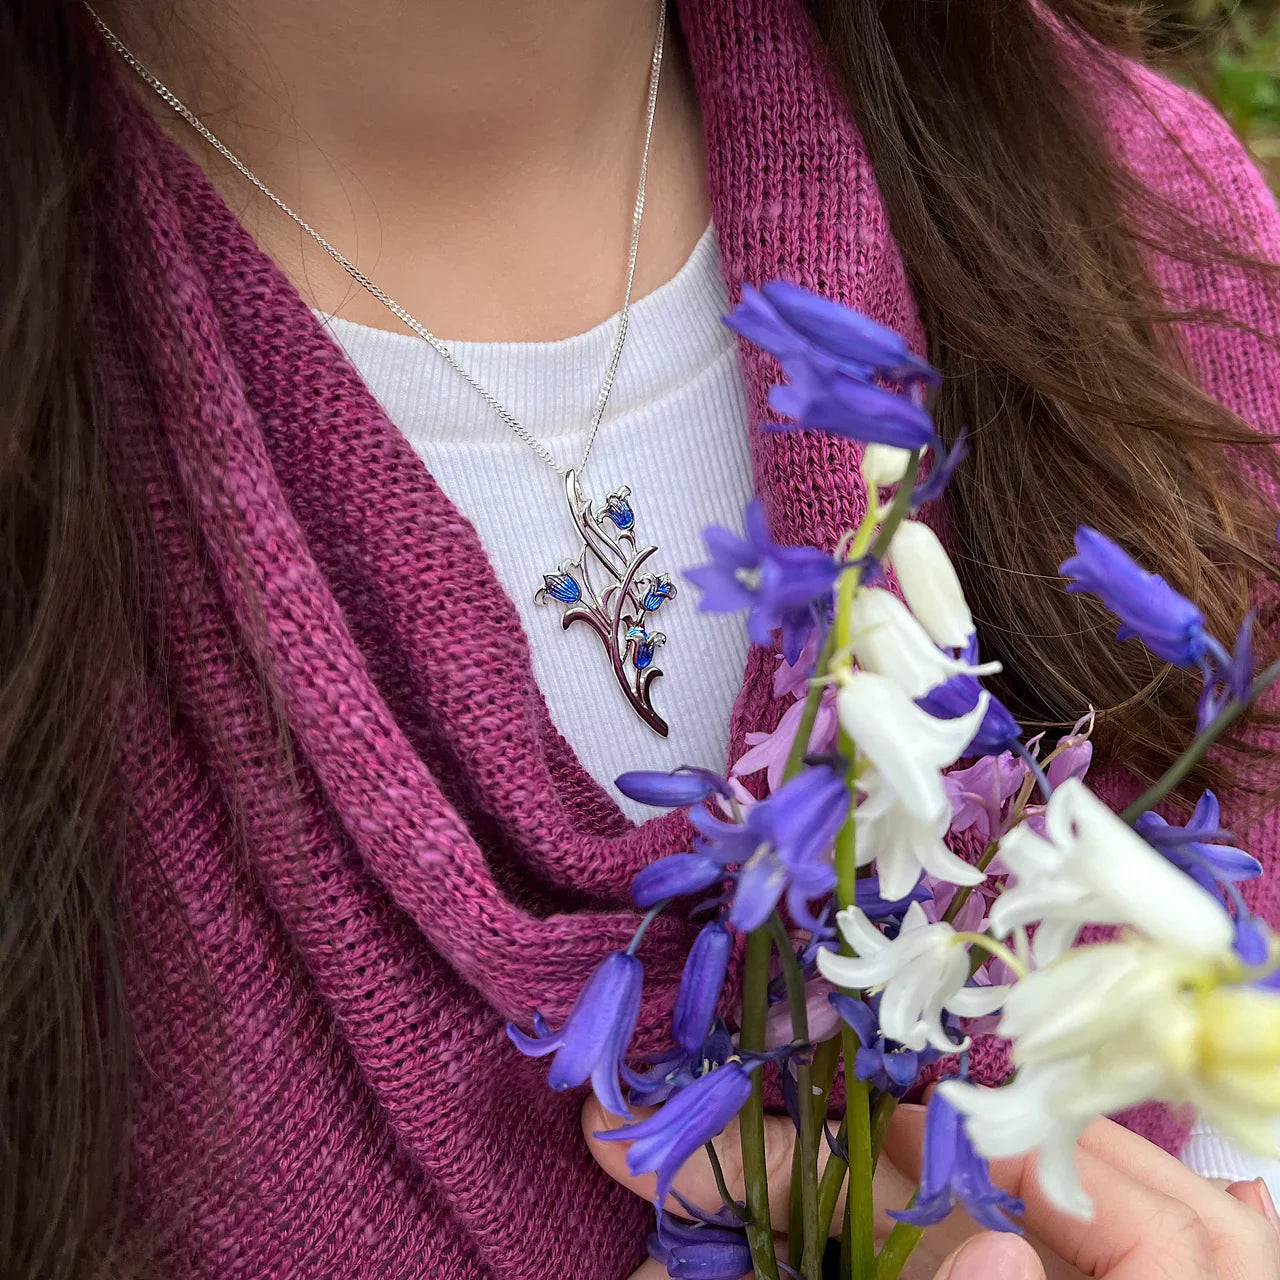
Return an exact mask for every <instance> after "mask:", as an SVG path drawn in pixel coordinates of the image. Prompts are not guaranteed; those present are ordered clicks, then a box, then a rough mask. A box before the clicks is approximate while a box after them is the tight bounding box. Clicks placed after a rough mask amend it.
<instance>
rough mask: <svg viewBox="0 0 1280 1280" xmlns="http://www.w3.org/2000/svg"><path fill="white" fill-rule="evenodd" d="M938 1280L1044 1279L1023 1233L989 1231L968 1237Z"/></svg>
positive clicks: (1041, 1268)
mask: <svg viewBox="0 0 1280 1280" xmlns="http://www.w3.org/2000/svg"><path fill="white" fill-rule="evenodd" d="M937 1280H1044V1268H1043V1267H1042V1266H1041V1265H1040V1259H1039V1258H1037V1257H1036V1255H1035V1252H1034V1251H1033V1250H1032V1248H1031V1246H1030V1245H1029V1244H1027V1242H1026V1241H1025V1240H1023V1239H1022V1237H1021V1236H1015V1235H1009V1234H1006V1233H1004V1232H994V1231H988V1232H986V1233H985V1234H983V1235H980V1236H974V1237H972V1239H969V1240H966V1241H965V1243H964V1244H963V1245H961V1246H960V1248H959V1249H958V1250H956V1252H955V1253H954V1254H953V1255H952V1258H951V1266H950V1267H949V1268H948V1267H947V1266H946V1265H945V1264H944V1265H943V1269H942V1270H941V1271H940V1272H939V1273H938V1275H937Z"/></svg>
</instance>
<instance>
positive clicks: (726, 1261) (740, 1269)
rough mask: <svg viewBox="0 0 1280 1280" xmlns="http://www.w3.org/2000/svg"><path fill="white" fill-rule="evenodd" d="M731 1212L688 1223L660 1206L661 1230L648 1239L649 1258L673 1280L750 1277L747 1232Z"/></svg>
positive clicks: (715, 1279) (749, 1251)
mask: <svg viewBox="0 0 1280 1280" xmlns="http://www.w3.org/2000/svg"><path fill="white" fill-rule="evenodd" d="M735 1221H738V1220H737V1219H735V1218H733V1217H732V1215H731V1214H729V1211H728V1210H727V1209H726V1210H724V1216H723V1217H722V1216H721V1215H720V1214H717V1215H715V1216H714V1218H712V1219H710V1220H709V1221H702V1222H694V1223H686V1222H681V1221H679V1220H678V1219H677V1218H673V1217H672V1216H671V1215H670V1214H668V1213H664V1212H663V1210H662V1207H661V1206H659V1207H658V1229H657V1231H655V1232H653V1233H652V1234H651V1235H650V1236H649V1242H648V1243H649V1256H650V1257H651V1258H655V1259H656V1260H657V1261H658V1262H661V1263H663V1264H665V1266H666V1268H667V1275H669V1276H671V1277H672V1280H742V1277H743V1276H747V1275H750V1274H751V1246H750V1245H749V1244H748V1243H747V1233H746V1231H745V1230H744V1229H743V1228H742V1227H741V1226H734V1225H733V1223H734V1222H735Z"/></svg>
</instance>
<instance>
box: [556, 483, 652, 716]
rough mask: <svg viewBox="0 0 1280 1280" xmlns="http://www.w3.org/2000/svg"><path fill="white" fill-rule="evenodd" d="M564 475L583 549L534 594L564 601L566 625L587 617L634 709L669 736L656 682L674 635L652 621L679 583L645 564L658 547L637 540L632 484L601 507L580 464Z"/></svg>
mask: <svg viewBox="0 0 1280 1280" xmlns="http://www.w3.org/2000/svg"><path fill="white" fill-rule="evenodd" d="M564 481H565V498H566V500H567V501H568V503H569V514H570V515H571V516H572V517H573V523H574V528H576V529H577V531H578V537H579V538H581V540H582V549H581V551H579V552H578V556H577V558H576V559H574V560H562V561H560V564H559V565H558V566H557V568H556V571H555V573H548V574H545V575H544V576H543V579H542V586H541V587H540V588H539V589H538V591H537V593H536V594H535V595H534V597H533V598H534V600H535V601H536V602H537V603H538V604H548V603H551V602H554V603H556V604H559V605H562V606H563V607H564V615H563V617H562V618H561V625H562V626H563V627H564V629H565V630H566V631H567V630H568V629H569V628H570V627H571V626H573V624H574V623H575V622H583V623H586V624H587V626H588V627H589V628H590V629H591V630H592V631H593V632H594V633H595V635H596V637H597V639H598V640H599V641H600V644H601V646H602V647H603V649H604V651H605V653H606V655H607V656H608V659H609V663H610V666H611V667H612V669H613V675H614V679H615V680H616V681H617V682H618V688H619V689H621V690H622V692H623V694H624V696H625V697H626V699H627V701H628V702H629V703H630V704H631V708H632V710H633V711H634V712H635V713H636V715H638V716H639V717H640V719H641V720H643V721H644V722H645V724H647V725H648V726H649V728H650V729H652V730H653V731H654V732H655V733H660V734H662V736H663V737H664V738H665V737H666V736H667V722H666V721H665V720H664V719H663V718H662V717H661V716H660V715H659V714H658V713H657V712H656V711H655V710H654V709H653V703H652V701H651V700H650V686H651V685H652V684H653V682H654V681H655V680H656V679H657V678H658V677H659V676H660V675H661V674H662V670H661V668H660V667H656V666H654V656H655V655H656V653H657V651H658V649H659V647H660V646H661V645H663V644H665V643H666V640H667V637H666V636H664V635H663V634H662V632H661V631H653V630H651V629H650V626H649V615H650V614H653V613H656V612H657V610H658V609H660V608H661V607H662V604H663V602H664V601H666V600H674V599H675V594H676V588H675V584H674V583H673V582H672V581H671V579H670V578H669V577H667V575H666V574H665V573H653V572H652V571H648V570H646V571H645V572H641V570H642V569H643V567H644V566H645V564H646V563H647V562H648V560H649V558H650V557H651V556H654V555H656V554H657V551H658V548H657V547H637V546H636V531H635V524H636V516H635V512H634V510H632V507H631V502H630V497H631V490H630V489H628V488H627V486H626V485H623V486H622V488H621V489H615V490H614V491H613V492H612V493H611V494H609V496H608V497H607V498H605V500H604V502H603V504H602V505H601V508H600V510H599V511H597V510H596V509H595V506H594V505H593V504H592V503H590V502H588V501H587V500H586V499H584V498H583V496H582V489H581V487H580V486H579V484H578V473H577V472H576V471H566V472H565V477H564ZM593 574H594V575H595V577H596V580H597V582H598V583H599V584H600V585H599V587H597V586H596V584H595V583H593V582H592V575H593Z"/></svg>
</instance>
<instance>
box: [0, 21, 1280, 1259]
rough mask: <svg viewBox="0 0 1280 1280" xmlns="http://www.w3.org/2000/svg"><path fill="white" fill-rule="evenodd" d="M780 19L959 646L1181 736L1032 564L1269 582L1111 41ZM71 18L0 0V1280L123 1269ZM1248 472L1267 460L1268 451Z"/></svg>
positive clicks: (1132, 757) (1234, 585)
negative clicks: (875, 311)
mask: <svg viewBox="0 0 1280 1280" xmlns="http://www.w3.org/2000/svg"><path fill="white" fill-rule="evenodd" d="M808 8H809V10H810V12H811V14H812V17H813V19H814V22H815V25H816V27H817V30H818V32H819V34H820V36H821V38H822V40H823V41H824V42H825V44H826V45H827V47H828V48H829V50H830V53H831V59H832V64H833V67H834V70H835V73H836V76H837V78H838V81H839V83H840V84H841V85H842V86H843V88H844V90H845V91H846V93H847V94H848V96H849V99H850V102H851V104H852V107H853V111H854V114H855V116H856V119H857V120H858V123H859V126H860V127H861V129H862V131H863V133H864V135H865V137H866V140H867V143H868V145H869V147H870V149H871V153H872V157H873V159H874V161H875V165H876V172H877V175H878V178H879V181H880V184H881V188H882V190H883V193H884V197H885V200H886V202H887V205H888V209H889V213H890V217H891V220H892V224H893V229H894V232H895V235H896V237H897V239H898V242H899V244H900V246H901V248H902V251H903V254H904V257H905V260H906V263H907V266H908V269H909V271H910V273H911V277H912V281H913V284H914V287H915V290H916V293H917V296H918V298H919V301H920V304H921V307H922V309H923V314H924V317H925V321H926V325H927V328H928V331H929V334H930V340H931V343H932V347H933V350H932V356H933V358H934V360H935V361H936V363H938V365H939V366H940V367H941V368H942V370H943V371H944V373H945V374H946V375H947V379H946V384H945V392H944V399H943V401H942V404H941V409H940V418H941V421H942V423H943V426H944V428H945V429H946V430H948V431H953V432H954V430H955V429H956V428H957V427H958V426H959V425H961V424H964V425H966V426H967V427H968V428H969V431H970V440H971V444H972V448H973V457H972V459H971V461H970V462H969V464H968V465H967V466H966V467H965V468H963V469H962V471H961V473H960V475H959V476H958V478H957V481H956V483H955V486H954V489H953V491H952V497H951V505H952V511H953V519H954V525H955V531H956V534H957V537H958V547H959V554H960V562H961V567H962V569H963V573H964V576H965V579H966V582H965V585H966V588H967V590H968V593H969V597H970V599H971V601H972V602H973V603H974V606H975V612H976V614H977V616H978V617H979V618H980V620H981V628H982V633H983V635H982V638H983V643H984V646H985V651H986V654H987V655H988V656H995V657H999V658H1000V659H1002V660H1003V661H1004V663H1005V666H1006V673H1007V674H1006V676H1005V680H1004V687H1003V691H1004V692H1005V694H1006V695H1007V696H1008V698H1009V699H1010V700H1011V701H1012V703H1013V704H1014V706H1015V708H1016V709H1017V710H1018V711H1019V713H1020V714H1022V715H1023V716H1025V717H1027V718H1028V719H1029V720H1034V721H1042V722H1045V723H1048V724H1058V723H1063V722H1069V721H1070V720H1072V719H1074V718H1075V716H1076V715H1077V714H1078V713H1079V712H1080V710H1081V709H1082V708H1084V707H1086V706H1094V707H1097V708H1099V709H1100V710H1101V711H1102V712H1103V713H1104V714H1103V723H1104V725H1105V726H1106V727H1107V732H1108V734H1109V736H1110V741H1111V743H1112V745H1113V747H1114V748H1115V749H1121V748H1123V750H1124V753H1125V759H1126V761H1128V762H1130V763H1133V764H1135V765H1136V766H1137V767H1138V768H1139V769H1140V770H1143V771H1147V772H1150V771H1153V770H1157V769H1159V767H1160V765H1161V764H1162V763H1163V762H1164V761H1165V760H1166V759H1167V758H1168V755H1169V752H1170V750H1171V748H1172V746H1173V745H1174V744H1176V743H1178V742H1179V741H1182V740H1185V736H1186V731H1187V727H1188V724H1189V721H1190V718H1191V707H1192V699H1193V690H1192V688H1191V687H1190V685H1189V684H1188V683H1187V682H1186V681H1184V680H1182V679H1181V678H1180V677H1177V676H1174V675H1170V674H1169V673H1165V672H1161V671H1160V670H1158V669H1157V668H1156V667H1155V666H1153V664H1152V663H1151V662H1150V661H1149V660H1148V659H1146V658H1145V657H1144V655H1143V653H1142V651H1141V650H1140V649H1139V648H1138V647H1137V646H1132V645H1130V646H1125V647H1118V646H1115V645H1114V644H1112V643H1111V641H1110V626H1109V624H1108V623H1107V622H1106V621H1105V619H1104V618H1103V617H1102V616H1101V615H1100V613H1099V612H1098V611H1097V610H1096V609H1093V608H1091V607H1090V606H1089V605H1088V604H1087V603H1086V604H1082V603H1081V602H1079V601H1078V600H1075V599H1071V598H1068V597H1065V596H1064V595H1063V594H1062V592H1061V590H1060V583H1058V582H1057V581H1056V572H1055V566H1056V565H1057V564H1058V562H1059V561H1060V560H1061V559H1062V558H1063V556H1064V555H1065V554H1066V552H1067V551H1068V549H1069V545H1070V537H1071V531H1072V529H1073V528H1074V525H1075V524H1076V523H1077V522H1078V521H1081V520H1084V521H1088V522H1090V523H1093V524H1096V525H1097V526H1099V527H1101V528H1103V529H1104V530H1106V531H1108V532H1109V533H1111V534H1113V535H1115V536H1118V537H1119V538H1121V539H1122V540H1123V541H1124V542H1125V543H1126V544H1127V545H1129V546H1130V547H1131V548H1132V549H1133V550H1135V551H1140V552H1141V554H1142V557H1143V559H1144V560H1145V562H1146V563H1147V564H1148V565H1149V566H1150V567H1151V568H1152V569H1155V570H1156V571H1158V572H1160V573H1162V574H1164V576H1165V577H1166V578H1167V579H1169V581H1170V582H1172V583H1174V584H1175V585H1176V586H1178V587H1180V588H1181V589H1183V590H1185V591H1186V592H1187V593H1188V594H1190V595H1192V596H1193V597H1194V598H1195V599H1196V600H1197V601H1198V602H1199V603H1200V604H1201V605H1202V606H1203V607H1204V609H1205V611H1206V613H1207V614H1208V616H1209V619H1210V621H1211V624H1212V625H1213V627H1214V629H1215V631H1217V632H1219V633H1220V634H1224V635H1226V634H1230V633H1231V631H1232V630H1233V629H1234V627H1235V625H1236V623H1237V622H1238V621H1239V619H1240V617H1241V616H1242V615H1243V613H1244V612H1245V609H1246V607H1247V584H1248V583H1249V582H1250V581H1255V582H1256V581H1257V580H1258V579H1259V578H1260V577H1263V578H1266V579H1268V580H1269V581H1275V579H1276V577H1277V573H1276V569H1275V565H1274V561H1273V559H1272V557H1271V556H1270V554H1269V551H1270V545H1271V538H1272V531H1273V529H1274V513H1271V512H1267V511H1264V510H1262V509H1261V508H1260V505H1259V504H1258V503H1257V502H1256V501H1255V500H1254V499H1252V498H1251V497H1250V495H1249V494H1248V492H1247V491H1245V490H1244V489H1243V488H1242V486H1241V485H1240V484H1239V483H1238V481H1236V480H1233V476H1238V467H1239V465H1240V460H1239V456H1238V455H1239V453H1240V451H1241V450H1243V449H1246V448H1255V446H1256V443H1257V440H1258V437H1257V436H1255V435H1254V433H1253V432H1252V431H1250V429H1249V428H1247V427H1246V426H1245V424H1243V423H1242V422H1240V421H1239V420H1238V419H1236V418H1235V417H1234V416H1233V415H1231V414H1230V413H1228V412H1227V411H1226V410H1225V409H1223V408H1221V407H1220V406H1218V405H1216V404H1215V403H1214V402H1213V401H1211V400H1210V399H1208V398H1207V397H1205V396H1204V395H1203V394H1201V393H1200V392H1199V391H1198V390H1197V389H1196V387H1195V386H1194V384H1193V382H1192V380H1191V378H1190V377H1189V375H1188V373H1187V371H1186V369H1185V367H1184V366H1183V364H1182V361H1181V358H1180V356H1179V353H1178V350H1177V346H1176V343H1175V342H1174V341H1173V339H1172V336H1171V335H1172V329H1171V322H1172V321H1173V320H1174V319H1175V318H1176V317H1175V316H1174V315H1173V314H1171V313H1170V311H1169V310H1168V308H1167V307H1166V306H1165V304H1164V303H1163V302H1162V300H1161V298H1160V297H1159V295H1158V292H1157V290H1156V288H1155V285H1154V284H1153V281H1152V279H1151V275H1150V270H1149V265H1148V264H1149V259H1150V254H1151V252H1152V251H1153V248H1154V247H1156V246H1159V247H1160V248H1162V249H1164V250H1165V251H1168V252H1171V253H1173V254H1175V255H1179V256H1182V257H1184V258H1187V259H1189V260H1194V261H1205V260H1208V259H1209V258H1212V257H1213V256H1214V255H1217V256H1218V257H1219V258H1224V259H1231V260H1233V261H1239V260H1240V259H1241V255H1242V254H1244V253H1247V246H1246V245H1243V244H1242V243H1234V244H1220V245H1214V244H1211V243H1210V242H1209V240H1208V239H1207V238H1206V234H1205V233H1204V232H1203V231H1202V230H1200V229H1198V228H1196V227H1194V226H1191V225H1189V224H1188V223H1187V222H1186V221H1185V219H1183V218H1182V217H1181V216H1180V215H1179V213H1178V211H1177V210H1176V209H1172V208H1170V207H1168V206H1167V205H1166V204H1164V203H1163V202H1161V201H1160V200H1159V199H1157V198H1156V197H1154V196H1153V195H1151V194H1150V193H1147V192H1144V191H1142V190H1141V189H1140V188H1139V187H1138V186H1137V185H1136V184H1135V182H1134V180H1133V179H1132V178H1131V177H1129V176H1127V175H1126V174H1125V173H1124V172H1123V171H1122V170H1121V168H1120V167H1119V166H1118V164H1117V163H1116V161H1115V160H1114V159H1113V157H1112V156H1111V154H1110V153H1109V150H1108V147H1107V145H1106V143H1105V141H1104V139H1103V137H1102V134H1101V132H1100V129H1099V125H1098V122H1097V120H1096V119H1095V118H1094V116H1093V114H1092V108H1091V106H1090V104H1089V103H1088V102H1086V101H1084V100H1082V98H1081V97H1078V96H1077V95H1075V94H1073V92H1072V85H1073V83H1075V81H1076V77H1077V75H1078V71H1079V64H1082V63H1088V64H1090V68H1091V76H1092V78H1093V79H1094V80H1096V81H1097V82H1098V83H1099V84H1105V85H1106V86H1107V87H1109V88H1111V89H1114V91H1116V92H1123V91H1124V89H1123V85H1122V84H1121V80H1122V76H1121V74H1120V73H1119V72H1118V71H1116V70H1115V67H1116V64H1115V63H1114V61H1112V58H1113V55H1112V54H1111V53H1109V52H1108V50H1116V49H1127V50H1133V49H1134V48H1135V45H1136V40H1137V36H1136V33H1135V31H1134V29H1133V26H1132V24H1131V23H1130V22H1129V21H1127V20H1126V19H1125V18H1124V17H1123V16H1122V15H1123V12H1124V11H1123V10H1122V9H1121V8H1120V7H1119V6H1117V5H1115V4H1112V3H1108V2H1106V0H964V2H963V3H955V4H943V3H938V2H937V0H808ZM1046 19H1048V21H1046ZM1050 23H1052V26H1050ZM87 36H88V32H87V29H86V23H85V22H84V17H83V14H82V11H81V10H80V7H79V5H78V4H77V3H75V0H0V77H2V80H3V84H4V86H5V87H4V91H3V95H2V97H0V103H2V105H0V113H2V114H0V136H2V137H3V138H4V140H5V154H4V157H3V160H2V161H0V369H3V370H4V377H3V381H2V382H0V423H2V424H3V435H2V436H0V556H2V557H3V564H4V571H5V574H6V582H5V608H4V612H3V617H2V618H0V848H2V849H3V850H4V854H3V858H0V904H2V910H3V918H2V919H0V1018H2V1019H3V1028H4V1033H3V1035H0V1196H2V1197H3V1200H2V1201H0V1274H2V1275H4V1276H6V1277H10V1278H12V1280H33V1278H34V1277H37V1276H39V1277H71V1276H77V1277H78V1276H96V1275H118V1274H120V1273H121V1271H122V1269H123V1268H124V1263H123V1261H122V1255H121V1254H120V1252H119V1251H118V1250H117V1249H116V1248H115V1246H114V1244H113V1240H114V1238H115V1235H116V1234H117V1229H118V1226H119V1213H118V1209H117V1206H118V1205H119V1204H121V1203H122V1201H123V1196H122V1195H121V1194H120V1191H119V1188H120V1184H121V1182H122V1180H123V1178H124V1176H125V1175H126V1170H125V1168H124V1164H123V1160H122V1158H121V1153H123V1152H125V1151H126V1150H127V1134H126V1128H127V1124H126V1120H127V1117H126V1116H125V1114H124V1113H123V1111H122V1110H121V1105H120V1104H121V1100H122V1099H124V1098H126V1097H127V1096H128V1090H127V1088H126V1087H125V1080H126V1075H127V1071H128V1068H129V1053H128V1046H129V1043H130V1041H129V1034H128V1027H127V1021H126V1019H125V1016H124V1013H123V999H122V995H121V989H122V988H121V979H120V977H119V971H120V963H119V959H118V957H119V955H120V952H121V946H122V943H121V941H120V934H121V930H120V928H119V922H118V920H117V919H116V917H115V915H114V910H113V907H112V904H113V902H114V901H115V900H116V896H117V895H116V893H115V886H116V881H115V877H116V875H117V873H118V862H117V860H116V859H115V858H114V857H113V852H114V850H115V847H116V844H117V843H118V841H117V840H115V839H113V832H118V831H119V829H120V828H119V823H118V822H116V821H115V817H116V816H117V815H116V807H115V804H114V801H115V797H114V794H113V791H112V787H111V785H110V783H111V759H112V735H113V733H114V732H115V731H116V730H117V728H118V717H117V715H116V712H115V707H116V695H117V693H118V690H119V689H120V688H121V687H122V686H123V685H124V684H125V683H126V682H127V681H128V680H130V679H134V678H140V677H141V672H142V668H143V665H144V663H145V661H146V657H145V652H144V649H145V646H144V642H143V635H144V629H143V621H142V611H141V609H140V608H139V605H138V602H137V583H138V576H139V571H140V567H139V563H138V557H137V555H136V553H134V551H133V550H132V547H131V542H130V539H129V537H128V535H127V533H126V524H127V522H126V521H125V520H124V518H123V517H122V515H121V511H120V505H119V504H120V501H121V495H119V494H116V493H114V492H113V491H112V487H111V485H110V484H108V481H107V477H106V467H105V462H104V457H103V453H104V451H103V447H102V442H103V439H104V432H105V431H106V430H107V429H108V424H107V423H106V420H105V415H104V413H103V411H102V408H101V405H100V402H99V400H100V398H99V397H98V395H97V394H96V393H95V385H96V379H95V369H94V364H93V353H94V343H93V341H92V337H93V335H92V333H90V332H88V331H87V325H88V323H89V321H88V316H89V314H90V309H91V308H90V280H91V278H92V275H93V271H94V254H95V253H97V254H100V255H101V254H105V255H107V256H108V257H109V253H110V246H109V245H103V244H101V243H99V240H98V236H97V233H96V227H95V222H94V218H93V207H92V199H91V193H92V190H93V173H94V170H93V165H94V146H93V138H94V134H93V129H94V119H93V110H92V103H91V102H90V101H88V98H87V91H88V86H89V85H90V83H91V77H90V75H89V73H88V57H89V55H88V51H87V49H88V46H87V43H86V40H87ZM1139 209H1140V210H1141V221H1140V222H1139V221H1138V219H1137V217H1136V211H1138V210H1139ZM1252 269H1254V270H1256V271H1258V272H1259V273H1260V274H1266V275H1268V277H1269V279H1270V280H1271V282H1272V283H1274V281H1275V272H1274V271H1272V270H1271V269H1269V268H1267V267H1265V266H1263V265H1261V264H1259V265H1257V266H1256V267H1254V268H1252ZM1200 319H1201V320H1202V322H1206V323H1220V322H1223V321H1222V320H1221V318H1219V317H1213V316H1202V317H1200ZM1252 464H1253V465H1255V466H1258V467H1262V468H1266V469H1270V470H1273V471H1274V470H1275V461H1274V458H1273V456H1272V453H1271V451H1270V450H1269V449H1267V450H1265V451H1259V452H1257V454H1256V456H1254V457H1253V459H1252ZM1228 494H1229V495H1230V502H1229V504H1228V502H1227V495H1228ZM153 571H154V569H153ZM1012 619H1017V620H1018V622H1017V627H1016V630H1015V629H1014V627H1013V625H1012V623H1011V620H1012Z"/></svg>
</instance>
